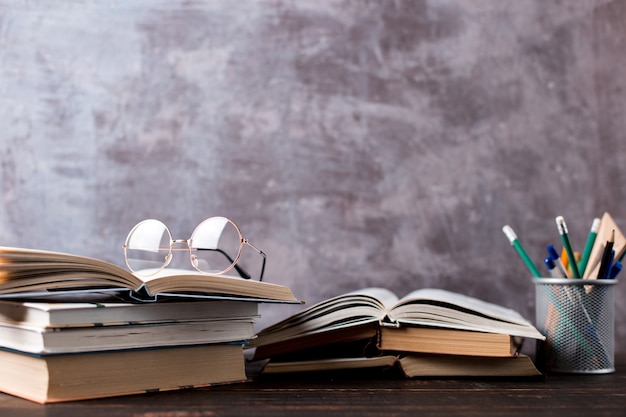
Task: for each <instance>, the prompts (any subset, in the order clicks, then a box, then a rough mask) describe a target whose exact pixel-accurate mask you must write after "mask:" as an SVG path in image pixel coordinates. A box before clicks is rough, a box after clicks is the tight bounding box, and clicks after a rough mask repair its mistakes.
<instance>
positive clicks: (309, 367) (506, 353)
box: [250, 288, 545, 377]
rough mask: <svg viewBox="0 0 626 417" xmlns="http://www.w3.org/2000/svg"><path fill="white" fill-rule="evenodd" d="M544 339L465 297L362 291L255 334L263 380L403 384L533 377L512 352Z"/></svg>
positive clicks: (516, 317) (517, 319) (510, 314)
mask: <svg viewBox="0 0 626 417" xmlns="http://www.w3.org/2000/svg"><path fill="white" fill-rule="evenodd" d="M527 338H528V339H536V340H544V339H545V337H544V336H543V335H542V334H541V333H540V332H539V331H537V329H536V328H535V327H534V326H533V325H532V324H530V323H529V322H528V321H527V320H525V319H524V318H523V317H522V316H521V315H520V314H518V313H517V312H515V311H513V310H510V309H507V308H504V307H501V306H498V305H495V304H492V303H487V302H485V301H482V300H478V299H476V298H473V297H469V296H465V295H462V294H458V293H454V292H450V291H446V290H442V289H421V290H416V291H413V292H411V293H409V294H407V295H406V296H405V297H403V298H402V299H398V297H397V296H396V295H395V294H393V293H392V292H391V291H389V290H386V289H383V288H366V289H363V290H360V291H356V292H352V293H349V294H344V295H340V296H337V297H334V298H331V299H328V300H325V301H322V302H320V303H318V304H315V305H313V306H311V307H309V308H307V309H305V310H303V311H301V312H299V313H296V314H295V315H293V316H291V317H288V318H287V319H285V320H283V321H281V322H279V323H276V324H275V325H272V326H270V327H268V328H266V329H264V330H263V331H261V332H260V333H259V334H258V335H257V338H255V339H254V340H253V341H252V343H251V345H250V346H251V347H253V348H254V349H255V350H254V355H253V358H254V359H255V360H258V361H265V362H266V363H265V365H264V368H263V373H265V374H278V373H288V372H309V371H338V370H339V371H340V370H346V369H350V370H354V369H359V368H362V369H365V368H388V367H393V368H394V369H399V370H400V372H401V373H402V374H403V375H404V376H406V377H417V376H422V377H508V376H513V377H520V376H540V375H541V373H540V372H539V371H538V370H537V368H536V366H535V365H534V363H533V361H532V358H530V357H529V356H527V355H523V354H521V353H520V348H521V344H522V342H523V340H524V339H527Z"/></svg>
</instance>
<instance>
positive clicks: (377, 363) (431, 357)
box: [263, 354, 542, 378]
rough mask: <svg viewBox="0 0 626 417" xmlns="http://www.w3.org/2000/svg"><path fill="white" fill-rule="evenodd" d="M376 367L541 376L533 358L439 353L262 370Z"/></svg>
mask: <svg viewBox="0 0 626 417" xmlns="http://www.w3.org/2000/svg"><path fill="white" fill-rule="evenodd" d="M377 368H379V369H381V370H386V371H387V374H388V375H389V374H390V373H389V372H388V370H389V369H390V368H396V369H398V370H399V371H400V375H401V376H405V377H407V378H416V377H431V378H433V377H435V378H448V377H454V378H456V377H540V376H542V374H541V372H539V370H538V369H537V367H536V366H535V364H534V363H533V361H532V359H531V358H530V357H528V356H526V355H517V356H508V357H485V356H467V355H439V354H409V355H399V356H395V355H382V356H375V357H344V358H325V359H317V360H300V361H284V362H283V361H274V360H270V361H269V362H268V363H267V364H266V365H265V367H264V368H263V374H265V375H274V374H288V373H308V372H344V371H350V372H354V371H355V370H366V369H377Z"/></svg>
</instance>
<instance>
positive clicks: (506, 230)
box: [502, 224, 541, 278]
mask: <svg viewBox="0 0 626 417" xmlns="http://www.w3.org/2000/svg"><path fill="white" fill-rule="evenodd" d="M502 231H503V232H504V234H505V235H506V237H507V238H508V239H509V242H510V243H511V246H513V248H515V250H516V251H517V254H518V255H519V256H520V258H522V260H523V261H524V263H525V264H526V267H527V268H528V270H529V271H530V273H531V274H532V275H533V276H534V277H535V278H540V277H541V274H540V273H539V270H537V267H536V266H535V264H533V261H531V260H530V258H529V257H528V254H527V253H526V251H525V250H524V248H523V247H522V245H521V244H520V243H519V240H518V239H517V235H516V234H515V232H514V231H513V229H512V228H511V226H509V225H508V224H507V225H505V226H504V227H503V228H502Z"/></svg>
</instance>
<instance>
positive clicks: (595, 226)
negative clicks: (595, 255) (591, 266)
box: [578, 217, 600, 276]
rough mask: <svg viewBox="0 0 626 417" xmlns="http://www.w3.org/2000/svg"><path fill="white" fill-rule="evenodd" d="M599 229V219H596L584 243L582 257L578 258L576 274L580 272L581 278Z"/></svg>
mask: <svg viewBox="0 0 626 417" xmlns="http://www.w3.org/2000/svg"><path fill="white" fill-rule="evenodd" d="M599 228H600V219H599V218H597V217H596V218H595V219H593V222H592V223H591V229H590V230H589V237H587V243H585V250H583V255H582V257H581V258H580V262H579V264H578V272H580V273H581V274H582V276H585V269H586V268H587V262H589V255H591V249H592V248H593V244H594V243H595V241H596V237H598V229H599Z"/></svg>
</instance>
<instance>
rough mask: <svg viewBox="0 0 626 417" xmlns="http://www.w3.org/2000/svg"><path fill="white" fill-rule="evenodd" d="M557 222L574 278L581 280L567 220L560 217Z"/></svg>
mask: <svg viewBox="0 0 626 417" xmlns="http://www.w3.org/2000/svg"><path fill="white" fill-rule="evenodd" d="M555 220H556V227H557V228H558V229H559V234H560V235H561V242H563V247H564V248H565V251H566V252H567V258H568V260H569V265H570V267H571V268H572V275H573V277H574V278H580V272H578V265H577V264H576V257H575V256H574V251H573V250H572V244H571V243H570V241H569V235H568V233H567V225H566V224H565V219H564V218H563V216H558V217H557V218H556V219H555Z"/></svg>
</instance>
